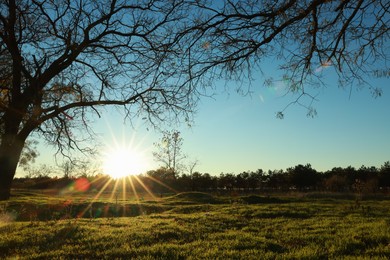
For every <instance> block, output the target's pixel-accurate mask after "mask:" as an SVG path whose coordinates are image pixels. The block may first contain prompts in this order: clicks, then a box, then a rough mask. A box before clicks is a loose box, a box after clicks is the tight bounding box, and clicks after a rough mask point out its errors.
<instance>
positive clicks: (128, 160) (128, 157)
mask: <svg viewBox="0 0 390 260" xmlns="http://www.w3.org/2000/svg"><path fill="white" fill-rule="evenodd" d="M146 169H147V163H146V160H145V158H144V157H143V155H142V153H141V152H137V151H136V150H135V149H131V148H126V147H116V148H114V149H110V151H108V152H107V153H106V154H105V155H104V159H103V171H104V173H105V174H107V175H109V176H110V177H112V178H114V179H119V178H122V177H125V176H129V175H136V174H141V173H144V172H145V171H146Z"/></svg>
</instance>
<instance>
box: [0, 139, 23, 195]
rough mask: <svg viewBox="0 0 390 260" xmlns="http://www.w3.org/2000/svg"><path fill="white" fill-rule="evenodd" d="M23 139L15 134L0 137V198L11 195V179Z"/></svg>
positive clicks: (21, 148)
mask: <svg viewBox="0 0 390 260" xmlns="http://www.w3.org/2000/svg"><path fill="white" fill-rule="evenodd" d="M23 146H24V140H20V139H18V138H17V136H15V135H13V136H9V135H8V136H5V135H3V136H2V138H1V145H0V200H8V199H9V198H10V196H11V186H12V180H13V179H14V176H15V172H16V167H17V166H18V162H19V159H20V155H21V152H22V150H23Z"/></svg>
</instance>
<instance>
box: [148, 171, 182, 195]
mask: <svg viewBox="0 0 390 260" xmlns="http://www.w3.org/2000/svg"><path fill="white" fill-rule="evenodd" d="M146 177H147V178H148V179H149V181H148V184H149V185H150V188H151V189H152V190H154V191H155V192H160V193H161V192H171V191H174V190H175V189H174V188H175V184H176V176H175V172H174V171H173V170H172V169H169V168H164V167H161V168H159V169H157V170H151V171H148V172H147V173H146Z"/></svg>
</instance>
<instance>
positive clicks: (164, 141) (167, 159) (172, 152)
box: [153, 131, 186, 174]
mask: <svg viewBox="0 0 390 260" xmlns="http://www.w3.org/2000/svg"><path fill="white" fill-rule="evenodd" d="M155 146H156V149H157V151H156V152H154V153H153V156H154V158H155V159H156V161H158V162H160V163H163V167H165V168H167V169H169V170H172V171H173V172H174V173H175V174H177V172H178V170H179V169H180V168H181V167H182V164H181V161H183V160H184V159H185V158H186V155H185V154H184V152H183V151H182V146H183V138H182V137H181V136H180V132H178V131H164V132H163V137H162V138H161V141H160V142H158V143H155Z"/></svg>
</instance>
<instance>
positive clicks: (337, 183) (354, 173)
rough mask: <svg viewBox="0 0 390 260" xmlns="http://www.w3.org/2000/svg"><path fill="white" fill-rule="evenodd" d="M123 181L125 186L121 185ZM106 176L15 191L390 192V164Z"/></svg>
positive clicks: (22, 181) (32, 184) (21, 181)
mask: <svg viewBox="0 0 390 260" xmlns="http://www.w3.org/2000/svg"><path fill="white" fill-rule="evenodd" d="M122 181H124V182H125V183H127V185H123V184H122ZM117 182H118V181H117V180H112V179H110V177H108V176H105V175H95V176H81V177H78V178H58V177H55V178H50V177H48V176H40V177H35V178H18V179H15V181H14V187H15V188H35V189H65V190H69V191H87V190H88V191H90V190H98V191H99V190H102V189H106V190H112V189H116V190H118V191H120V190H122V189H124V188H125V189H127V190H128V191H131V190H135V191H138V192H139V191H146V190H149V191H150V192H153V193H164V192H173V191H174V192H181V191H222V190H226V191H243V192H245V191H248V192H250V191H292V190H296V191H331V192H362V193H363V192H364V193H376V192H384V193H388V192H390V162H389V161H388V162H385V163H384V165H382V166H381V167H380V168H377V167H366V166H362V167H360V168H359V169H355V168H354V167H351V166H349V167H346V168H341V167H336V168H333V169H332V170H329V171H326V172H319V171H316V170H315V169H313V168H312V167H311V165H310V164H306V165H301V164H299V165H297V166H295V167H291V168H288V169H286V170H273V171H271V170H269V171H263V170H262V169H259V170H257V171H245V172H242V173H239V174H232V173H221V174H220V175H219V176H216V175H211V174H209V173H199V172H194V173H192V174H175V172H174V171H172V170H170V169H166V168H160V169H157V170H152V171H149V172H147V173H146V174H143V175H137V176H132V177H131V178H124V179H123V180H120V182H121V183H120V184H117Z"/></svg>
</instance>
